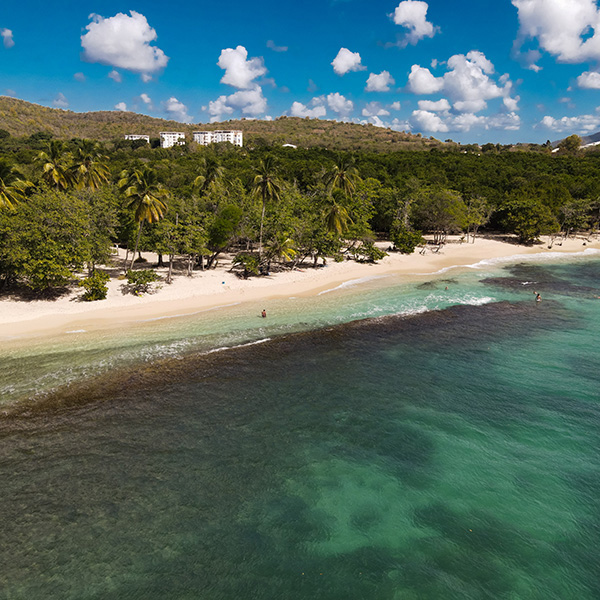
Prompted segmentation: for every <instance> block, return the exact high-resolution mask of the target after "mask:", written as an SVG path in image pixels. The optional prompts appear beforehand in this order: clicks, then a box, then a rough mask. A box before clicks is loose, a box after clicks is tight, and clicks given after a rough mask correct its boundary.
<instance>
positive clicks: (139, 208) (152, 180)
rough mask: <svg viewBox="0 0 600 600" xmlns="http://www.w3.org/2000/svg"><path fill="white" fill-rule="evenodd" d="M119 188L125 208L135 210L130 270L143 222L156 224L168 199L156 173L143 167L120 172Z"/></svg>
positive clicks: (164, 210)
mask: <svg viewBox="0 0 600 600" xmlns="http://www.w3.org/2000/svg"><path fill="white" fill-rule="evenodd" d="M119 188H120V189H121V191H122V192H123V194H124V195H125V198H126V202H127V208H133V209H134V210H135V213H134V218H135V220H136V222H137V224H138V234H137V238H136V241H135V249H134V251H133V255H132V257H131V265H130V267H129V268H130V269H132V268H133V262H134V260H135V254H136V252H137V249H138V245H139V243H140V236H141V234H142V227H143V225H144V221H148V223H156V222H158V221H160V219H162V218H163V216H164V214H165V212H166V211H167V204H166V202H165V200H166V199H167V198H168V197H169V192H168V191H167V190H166V189H165V188H164V187H163V185H162V184H161V183H160V182H159V181H158V176H157V174H156V171H154V170H153V169H151V168H149V167H147V166H144V167H142V168H141V169H132V170H131V171H127V170H125V171H122V172H121V179H120V180H119Z"/></svg>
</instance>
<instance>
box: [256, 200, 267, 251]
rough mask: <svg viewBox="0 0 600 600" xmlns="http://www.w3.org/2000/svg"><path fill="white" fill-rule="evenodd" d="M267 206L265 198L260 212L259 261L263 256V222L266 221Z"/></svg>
mask: <svg viewBox="0 0 600 600" xmlns="http://www.w3.org/2000/svg"><path fill="white" fill-rule="evenodd" d="M266 208H267V203H266V202H265V200H264V198H263V205H262V213H261V214H260V235H259V236H258V262H260V260H261V258H262V237H263V223H264V221H265V209H266Z"/></svg>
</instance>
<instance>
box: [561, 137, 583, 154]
mask: <svg viewBox="0 0 600 600" xmlns="http://www.w3.org/2000/svg"><path fill="white" fill-rule="evenodd" d="M558 147H559V148H560V151H561V152H562V153H565V154H577V152H579V148H581V138H580V137H579V136H578V135H576V134H573V135H570V136H569V137H567V138H565V139H564V140H562V141H561V142H560V143H559V144H558Z"/></svg>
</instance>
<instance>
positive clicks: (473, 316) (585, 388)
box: [0, 251, 600, 600]
mask: <svg viewBox="0 0 600 600" xmlns="http://www.w3.org/2000/svg"><path fill="white" fill-rule="evenodd" d="M534 292H539V293H540V294H541V296H542V302H535V294H534ZM599 297H600V254H598V253H594V252H589V251H588V252H586V253H582V254H580V255H578V256H572V255H571V256H569V257H565V256H558V255H545V256H544V257H543V258H541V257H535V258H531V257H530V258H528V259H523V260H520V259H513V261H504V262H503V261H489V262H483V263H479V264H477V265H473V266H472V267H470V268H461V269H452V270H446V271H444V272H441V273H438V274H436V275H433V276H432V275H421V276H414V277H411V278H410V279H407V278H400V277H394V276H388V277H371V276H369V272H368V267H365V277H364V278H362V279H359V280H356V281H354V282H351V283H349V284H346V285H343V286H339V287H337V288H334V289H331V290H326V292H325V293H322V294H320V295H319V296H316V297H298V298H286V299H280V300H269V301H268V302H267V301H265V302H264V303H263V304H258V303H256V304H243V305H242V304H240V305H232V306H224V307H220V308H218V309H215V310H212V311H204V312H199V313H197V314H193V315H185V316H180V317H177V318H171V319H158V320H154V321H146V322H140V323H138V324H136V325H135V326H133V327H130V328H120V329H119V328H115V330H113V331H110V330H109V331H105V332H104V333H102V334H100V333H91V332H86V331H73V332H64V334H63V335H61V336H58V337H57V338H54V339H46V338H27V339H14V340H8V341H5V342H4V343H3V345H2V347H1V348H0V397H1V400H0V438H1V439H0V482H1V485H0V565H1V567H0V600H5V599H6V600H16V599H19V600H20V599H23V600H37V599H43V600H48V599H54V598H56V599H61V600H71V599H73V600H101V599H102V600H104V599H112V598H115V599H119V600H121V599H123V600H128V599H140V600H154V599H156V600H159V599H160V600H165V599H168V600H171V599H173V600H184V599H185V600H196V599H198V600H234V599H235V600H237V599H240V600H241V599H243V600H254V599H256V600H259V599H260V600H276V599H277V600H296V599H307V600H308V599H319V600H321V599H322V600H330V599H331V600H334V599H336V600H337V599H339V600H355V599H356V600H358V599H361V600H363V599H364V600H438V599H440V600H442V599H443V600H452V599H457V600H459V599H460V600H471V599H478V600H479V599H481V600H483V599H507V600H525V599H526V600H597V599H598V598H600V437H599V435H600V354H599V352H598V344H599V340H600V298H599ZM263 308H265V309H266V310H267V314H268V317H267V318H266V319H261V318H260V311H261V310H262V309H263Z"/></svg>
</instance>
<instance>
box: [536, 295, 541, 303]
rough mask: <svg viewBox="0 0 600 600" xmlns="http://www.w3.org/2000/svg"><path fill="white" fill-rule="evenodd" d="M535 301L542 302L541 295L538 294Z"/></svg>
mask: <svg viewBox="0 0 600 600" xmlns="http://www.w3.org/2000/svg"><path fill="white" fill-rule="evenodd" d="M535 301H536V302H541V301H542V297H541V296H540V295H539V294H537V295H536V297H535Z"/></svg>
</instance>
